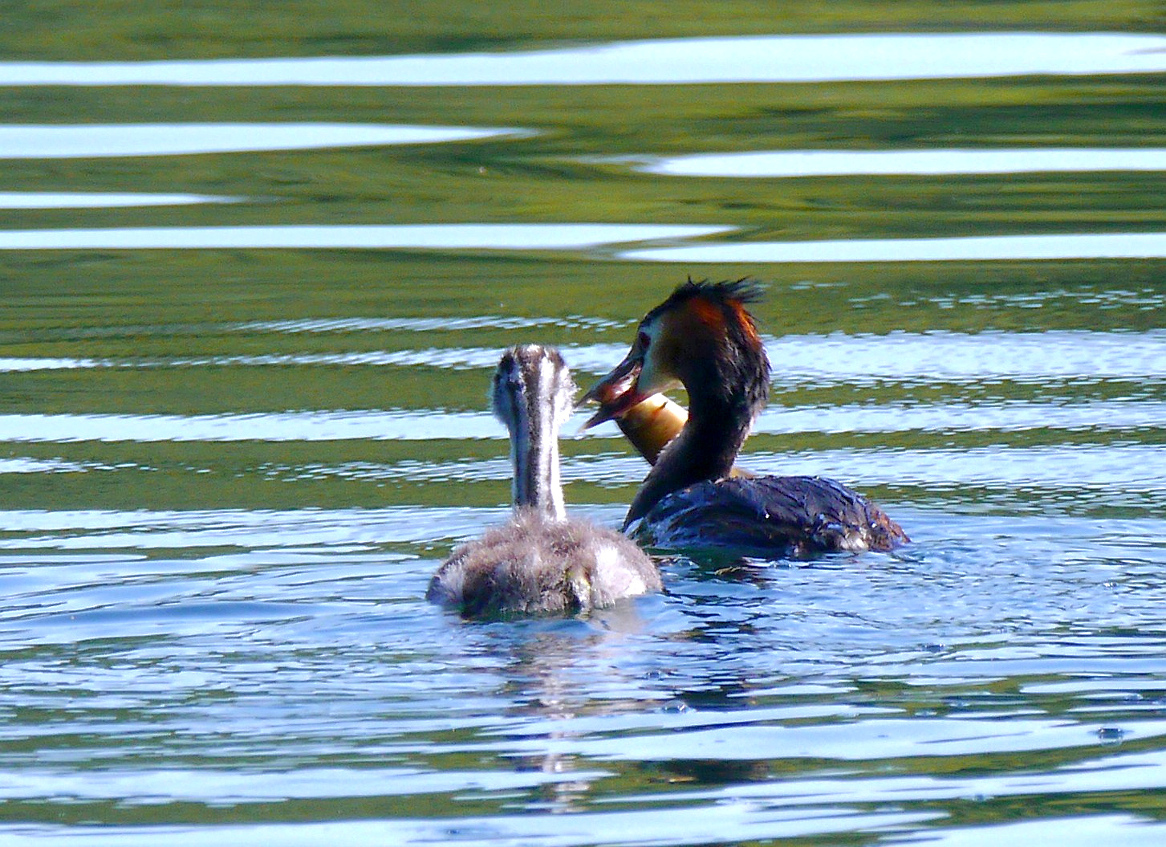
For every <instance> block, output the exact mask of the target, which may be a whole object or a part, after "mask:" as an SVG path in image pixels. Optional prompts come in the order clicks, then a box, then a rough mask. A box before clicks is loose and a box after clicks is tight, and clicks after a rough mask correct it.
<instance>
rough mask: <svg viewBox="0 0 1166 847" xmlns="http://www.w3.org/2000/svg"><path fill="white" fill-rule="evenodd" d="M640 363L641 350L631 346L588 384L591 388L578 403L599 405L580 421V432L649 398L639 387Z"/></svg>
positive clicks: (641, 361)
mask: <svg viewBox="0 0 1166 847" xmlns="http://www.w3.org/2000/svg"><path fill="white" fill-rule="evenodd" d="M643 365H644V353H643V351H642V350H636V349H635V348H633V349H632V350H631V352H629V353H628V355H627V357H626V358H625V359H624V360H623V361H622V362H620V363H619V364H618V365H616V366H615V368H614V369H612V371H611V373H609V374H608V375H607V376H605V377H604V378H603V379H601V380H599V382H597V383H595V385H593V386H591V390H590V391H588V392H587V393H586V394H584V395H583V397H582V399H580V400H579V405H582V404H583V403H586V402H587V401H588V400H594V401H596V402H597V403H599V409H598V411H596V413H595V414H594V415H592V416H591V417H590V418H589V419H588V420H587V422H586V423H585V424H583V426H582V427H581V428H580V430H579V431H580V432H583V431H584V430H588V429H590V428H591V427H593V426H595V425H596V424H601V423H603V422H604V421H610V420H613V419H615V418H618V417H619V416H620V415H622V414H623V413H624V412H626V411H627V410H628V409H630V408H631V407H632V406H635V405H636V404H637V403H642V402H643V401H644V400H646V399H648V396H649V395H647V394H642V393H641V392H640V391H639V388H638V385H639V381H640V370H641V369H642V368H643Z"/></svg>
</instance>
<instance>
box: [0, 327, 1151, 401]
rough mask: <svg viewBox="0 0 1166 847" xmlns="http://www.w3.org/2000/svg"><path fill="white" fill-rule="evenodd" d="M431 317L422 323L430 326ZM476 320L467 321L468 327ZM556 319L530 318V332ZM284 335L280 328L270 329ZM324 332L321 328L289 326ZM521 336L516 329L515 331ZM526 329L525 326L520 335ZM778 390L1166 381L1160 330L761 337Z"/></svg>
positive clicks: (596, 356) (298, 360)
mask: <svg viewBox="0 0 1166 847" xmlns="http://www.w3.org/2000/svg"><path fill="white" fill-rule="evenodd" d="M427 321H428V319H422V322H427ZM471 322H473V321H471ZM552 323H555V321H540V320H537V319H536V320H534V321H533V322H532V325H533V326H538V325H540V324H543V325H545V324H552ZM267 326H269V327H270V328H271V329H273V330H275V331H287V327H286V326H285V325H282V324H275V325H267ZM311 326H318V327H323V326H327V322H323V323H321V324H318V325H317V324H315V323H314V322H311V323H306V324H298V323H297V324H293V325H292V327H291V328H292V329H293V330H295V331H298V330H300V329H301V328H304V327H311ZM515 328H518V327H515ZM523 328H525V327H523ZM764 342H765V349H766V352H767V354H768V356H769V358H770V360H771V361H772V362H774V363H775V367H774V372H773V380H774V382H775V384H777V385H779V386H785V385H799V384H807V383H808V384H813V385H837V384H856V385H870V384H874V383H878V382H885V381H903V382H911V383H967V382H973V381H974V382H979V383H987V382H997V381H1001V380H1014V381H1016V382H1018V383H1039V384H1043V383H1047V382H1051V381H1056V380H1078V381H1097V380H1113V381H1128V382H1141V381H1148V380H1161V379H1164V378H1166V330H1161V329H1154V330H1148V331H1145V332H1133V331H1124V332H1088V331H1084V330H1075V331H1059V332H1058V331H1049V332H995V331H987V332H979V333H962V332H942V331H936V332H928V333H915V332H901V331H896V332H891V333H888V334H886V335H876V334H873V333H871V334H855V335H852V334H847V333H841V332H836V333H830V334H827V335H812V334H811V335H785V336H781V337H778V338H774V337H766V338H764ZM561 349H562V351H563V354H564V356H566V358H567V360H568V362H569V363H570V365H571V367H572V369H574V370H575V371H576V372H581V373H591V374H596V375H598V374H602V373H605V372H606V371H607V370H608V369H609V368H610V367H611V365H612V363H613V362H618V361H619V360H620V359H621V358H622V357H623V355H624V353H625V352H626V350H627V346H626V345H622V344H587V345H579V344H569V345H568V344H565V345H562V346H561ZM500 352H501V350H500V348H496V347H457V346H426V347H408V348H404V349H398V350H366V351H361V352H351V353H283V354H265V355H233V356H207V357H191V358H167V359H147V358H140V359H80V358H41V359H25V358H0V373H5V372H22V371H37V370H73V369H80V370H85V369H90V368H161V367H176V368H199V367H206V366H215V367H224V366H243V367H268V366H287V365H300V366H337V365H341V366H355V365H366V366H370V367H377V366H403V367H410V366H427V367H439V368H449V369H454V370H465V369H481V370H482V371H487V370H488V369H490V368H493V367H494V365H495V364H497V360H498V356H499V355H500Z"/></svg>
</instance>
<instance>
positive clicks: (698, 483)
mask: <svg viewBox="0 0 1166 847" xmlns="http://www.w3.org/2000/svg"><path fill="white" fill-rule="evenodd" d="M759 296H760V292H759V290H758V289H757V288H756V287H755V286H754V285H753V284H751V283H749V282H747V281H745V280H739V281H737V282H725V283H708V282H693V281H692V280H689V281H688V282H686V283H684V284H683V285H681V286H679V287H678V288H677V289H676V290H675V291H674V292H673V293H672V295H671V296H669V297H668V299H667V300H665V301H664V302H663V303H661V304H660V305H659V306H657V307H656V308H654V309H652V310H651V311H650V312H648V314H647V315H645V316H644V319H643V320H642V321H640V325H639V329H638V331H637V333H636V340H635V343H633V344H632V348H631V350H630V351H629V352H628V354H627V356H626V357H625V358H624V360H623V361H622V362H620V363H619V364H618V365H616V367H615V369H614V370H612V371H611V373H609V374H608V375H607V376H605V377H604V378H603V379H602V380H600V382H599V383H598V384H597V385H596V386H595V387H594V388H592V389H591V391H589V392H588V393H587V395H586V396H585V397H584V399H585V400H586V399H598V400H599V401H600V402H601V404H602V405H601V407H600V410H599V412H598V413H597V414H596V415H595V416H594V417H593V418H592V419H591V421H589V422H588V425H591V424H594V423H598V422H600V421H603V420H608V419H610V418H617V419H618V418H619V417H620V416H622V415H625V414H627V413H628V411H629V410H630V409H633V408H635V407H636V406H638V405H639V404H640V403H642V402H643V401H644V400H645V399H647V398H648V397H649V396H651V395H652V394H654V393H656V392H660V391H665V390H667V389H669V388H675V387H677V386H679V385H683V386H684V388H685V389H686V390H687V391H688V397H689V404H690V406H689V417H688V420H687V422H686V423H685V424H684V426H683V428H682V429H681V431H680V433H679V435H677V436H676V437H675V438H673V439H672V440H671V441H670V442H668V444H667V446H666V447H664V449H663V451H662V452H661V453H660V456H659V458H658V460H657V462H656V464H655V466H654V467H653V468H652V470H651V471H650V472H649V473H648V476H647V478H646V479H645V480H644V484H643V485H642V486H641V488H640V490H639V492H637V494H636V496H635V498H634V499H633V500H632V504H631V507H630V508H629V509H628V514H627V518H626V520H625V521H624V530H625V531H629V530H630V531H632V532H633V533H634V534H635V535H636V536H637V537H642V538H644V539H645V540H647V541H650V542H652V543H654V544H657V545H660V546H669V547H689V548H693V547H719V548H730V549H733V550H735V551H739V552H742V553H749V554H752V555H759V556H766V557H771V558H773V557H776V558H786V557H792V558H808V557H811V556H815V555H818V554H820V553H825V552H829V551H833V550H851V551H857V550H890V549H893V548H894V547H897V546H898V545H900V544H902V543H904V542H906V541H908V538H907V536H906V534H905V533H904V532H903V530H902V529H901V528H900V527H899V525H898V524H896V523H895V522H894V521H892V520H891V519H890V518H889V517H887V515H886V514H885V513H884V512H883V511H882V510H881V509H880V508H879V507H878V506H876V505H874V504H873V503H871V502H869V501H868V500H866V499H865V498H863V497H862V496H861V495H859V494H857V493H855V492H853V491H851V490H850V489H848V488H846V487H845V486H844V485H842V484H840V483H837V482H834V481H833V480H829V479H823V478H821V477H807V476H761V477H752V476H748V475H740V476H734V475H733V473H732V471H733V467H734V466H733V463H734V461H735V460H736V458H737V453H738V452H739V451H740V449H741V446H742V444H744V442H745V439H746V437H747V436H748V435H749V430H750V429H751V428H752V426H753V420H754V418H755V417H756V416H757V414H758V413H759V412H760V411H761V409H762V408H763V407H764V406H765V403H766V400H767V399H768V396H769V359H768V358H767V357H766V355H765V349H764V346H763V345H762V343H761V338H760V336H759V335H758V334H757V327H756V324H755V322H754V319H753V316H752V315H751V314H750V313H749V311H748V309H747V308H746V306H747V305H748V304H749V303H751V302H753V301H754V300H756V299H757V298H758V297H759Z"/></svg>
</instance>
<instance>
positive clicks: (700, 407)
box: [624, 391, 753, 529]
mask: <svg viewBox="0 0 1166 847" xmlns="http://www.w3.org/2000/svg"><path fill="white" fill-rule="evenodd" d="M689 399H690V401H691V405H690V406H689V417H688V421H687V423H685V425H684V428H683V429H682V430H681V431H680V434H679V435H678V436H676V438H675V439H673V440H672V441H671V442H670V443H669V444H668V446H667V447H665V448H664V450H663V452H661V453H660V458H659V460H658V461H657V462H656V466H655V467H653V468H652V470H651V471H650V472H649V473H648V476H647V478H646V479H645V480H644V484H643V486H641V487H640V490H639V492H637V494H636V496H635V499H633V500H632V505H631V508H630V509H628V514H627V518H626V519H625V521H624V528H625V529H626V528H627V526H628V525H629V524H631V523H632V521H635V520H638V519H639V518H642V517H643V516H644V515H646V514H647V513H648V512H649V511H651V509H652V507H653V506H655V505H656V503H658V502H659V501H660V500H662V499H663V498H664V497H666V496H668V495H669V494H671V493H672V492H673V491H679V490H680V489H682V488H687V487H688V486H690V485H693V484H695V483H697V482H702V481H704V480H714V479H722V478H724V477H727V476H729V475H730V474H731V473H732V470H733V462H734V461H736V459H737V454H738V453H739V452H740V450H741V446H742V445H743V444H744V443H745V439H746V438H747V437H748V435H749V429H750V428H751V426H752V424H753V410H752V409H751V408H750V407H749V405H748V403H746V402H744V400H743V399H741V400H740V401H737V402H734V401H733V400H732V399H731V398H728V399H726V398H716V397H707V396H702V395H701V394H700V393H699V392H697V393H693V392H691V391H690V392H689Z"/></svg>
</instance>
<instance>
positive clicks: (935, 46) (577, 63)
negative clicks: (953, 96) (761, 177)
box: [0, 32, 1166, 86]
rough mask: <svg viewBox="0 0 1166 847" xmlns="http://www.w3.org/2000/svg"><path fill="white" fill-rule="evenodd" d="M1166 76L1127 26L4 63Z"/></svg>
mask: <svg viewBox="0 0 1166 847" xmlns="http://www.w3.org/2000/svg"><path fill="white" fill-rule="evenodd" d="M1163 71H1166V38H1163V37H1161V36H1157V35H1139V34H1126V33H1023V32H1013V33H964V34H949V33H919V34H870V35H866V34H861V35H772V36H742V37H729V38H684V39H667V40H658V41H627V42H616V43H612V44H597V45H593V46H587V47H568V48H557V49H546V50H529V51H516V52H513V53H465V54H450V55H444V56H441V55H427V56H375V57H318V58H303V59H293V58H278V59H211V60H202V61H197V60H186V61H155V62H4V63H0V85H228V86H237V85H405V86H433V85H460V86H482V85H613V84H631V85H677V84H692V83H716V82H728V83H733V82H827V81H839V80H890V79H938V78H953V77H978V76H1016V75H1031V74H1137V73H1161V72H1163Z"/></svg>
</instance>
